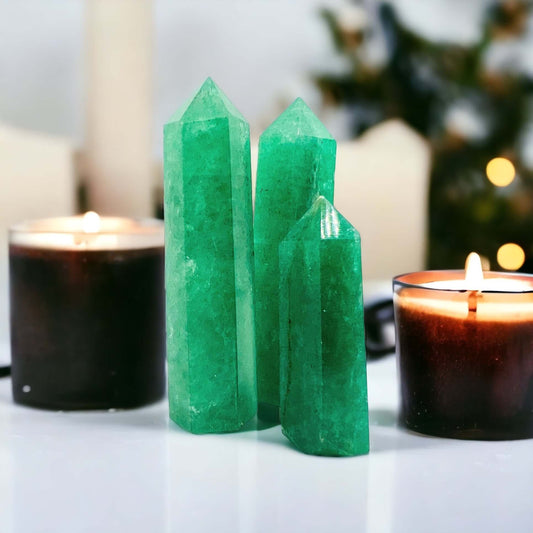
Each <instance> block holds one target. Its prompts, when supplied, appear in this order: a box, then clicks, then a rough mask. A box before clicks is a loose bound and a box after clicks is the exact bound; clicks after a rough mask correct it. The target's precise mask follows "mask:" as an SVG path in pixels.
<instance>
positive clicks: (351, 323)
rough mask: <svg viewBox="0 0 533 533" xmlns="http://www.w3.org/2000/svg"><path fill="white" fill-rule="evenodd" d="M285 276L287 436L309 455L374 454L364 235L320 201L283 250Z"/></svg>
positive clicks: (284, 414) (282, 292) (283, 347)
mask: <svg viewBox="0 0 533 533" xmlns="http://www.w3.org/2000/svg"><path fill="white" fill-rule="evenodd" d="M280 272H281V280H280V340H281V343H280V352H281V387H280V399H281V409H280V415H281V425H282V430H283V433H284V434H285V435H286V436H287V437H288V438H289V440H290V441H291V442H292V443H293V444H294V445H295V446H296V447H297V448H298V449H300V450H301V451H303V452H305V453H309V454H314V455H333V456H350V455H360V454H364V453H367V452H368V447H369V444H368V404H367V385H366V354H365V340H364V316H363V299H362V276H361V242H360V237H359V234H358V233H357V231H356V230H355V228H353V227H352V226H351V224H350V223H349V222H348V221H347V220H346V219H345V218H344V217H342V215H341V214H340V213H339V212H338V211H337V210H336V209H335V208H334V207H333V206H332V205H331V204H330V203H329V202H328V201H327V200H326V199H325V198H323V197H320V198H318V199H317V200H316V201H315V203H314V204H313V206H312V207H311V209H310V210H309V211H308V212H307V213H306V214H305V215H304V216H303V217H302V219H301V220H300V221H299V222H298V223H297V224H296V225H295V226H294V227H293V229H292V230H291V231H290V232H289V234H288V235H287V237H286V238H285V239H284V240H283V242H282V244H281V245H280Z"/></svg>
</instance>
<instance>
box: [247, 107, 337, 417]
mask: <svg viewBox="0 0 533 533" xmlns="http://www.w3.org/2000/svg"><path fill="white" fill-rule="evenodd" d="M336 149H337V144H336V142H335V140H334V139H333V138H332V136H331V135H330V134H329V132H328V131H327V130H326V128H325V127H324V125H323V124H322V123H321V122H320V120H318V118H317V117H316V116H315V115H314V114H313V112H312V111H311V109H309V107H308V106H307V104H305V102H304V101H303V100H302V99H301V98H298V99H297V100H295V101H294V102H293V104H292V105H291V106H290V107H289V108H287V109H286V110H285V111H284V112H283V113H282V114H281V115H280V116H279V117H278V118H277V119H276V120H275V121H274V123H273V124H271V125H270V127H269V128H268V129H267V130H266V131H265V132H264V133H263V134H262V135H261V138H260V141H259V161H258V168H257V186H256V194H255V217H254V234H255V275H256V278H255V291H256V315H255V316H256V347H257V386H258V399H259V402H260V407H261V406H265V405H269V406H276V407H277V406H279V260H278V248H279V244H280V242H281V241H282V239H283V238H284V237H285V235H287V232H288V231H289V229H290V228H291V227H292V226H293V224H294V223H295V222H296V221H297V220H299V219H300V218H301V217H302V215H303V214H304V213H305V212H306V211H307V210H308V209H309V208H310V207H311V205H312V203H313V201H314V200H315V199H316V197H317V196H318V195H323V196H325V197H326V198H328V199H329V200H330V201H333V180H334V173H335V153H336ZM260 414H261V410H260Z"/></svg>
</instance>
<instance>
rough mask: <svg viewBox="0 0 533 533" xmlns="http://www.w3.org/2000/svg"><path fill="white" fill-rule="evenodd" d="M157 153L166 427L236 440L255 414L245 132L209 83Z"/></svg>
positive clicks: (173, 122) (178, 116)
mask: <svg viewBox="0 0 533 533" xmlns="http://www.w3.org/2000/svg"><path fill="white" fill-rule="evenodd" d="M164 147H165V156H164V161H165V270H166V297H167V356H168V389H169V390H168V396H169V405H170V418H171V419H172V420H173V421H174V422H176V423H177V424H179V425H180V426H181V427H182V428H184V429H186V430H188V431H191V432H193V433H218V432H226V431H236V430H238V429H239V428H241V427H242V426H243V424H244V423H245V422H246V421H248V420H249V419H250V418H252V417H253V416H254V414H255V412H256V407H257V393H256V376H255V354H254V308H253V258H252V257H253V256H252V250H253V232H252V193H251V180H250V140H249V127H248V124H247V123H246V121H245V120H244V118H243V116H242V115H241V114H240V113H239V112H238V111H237V109H235V107H234V106H233V105H232V104H231V102H230V101H229V100H228V99H227V97H226V96H225V95H224V94H223V93H222V92H221V91H220V89H219V88H218V87H217V86H216V85H215V83H214V82H213V81H212V80H211V79H208V80H207V81H206V82H205V83H204V84H203V86H202V87H201V89H200V90H199V91H198V93H197V94H196V95H195V96H194V97H193V98H192V100H190V101H189V102H188V103H187V104H186V105H185V106H184V107H183V108H181V109H180V110H179V111H177V112H176V113H175V114H174V115H173V116H172V118H171V119H170V121H169V122H168V123H167V124H166V125H165V132H164Z"/></svg>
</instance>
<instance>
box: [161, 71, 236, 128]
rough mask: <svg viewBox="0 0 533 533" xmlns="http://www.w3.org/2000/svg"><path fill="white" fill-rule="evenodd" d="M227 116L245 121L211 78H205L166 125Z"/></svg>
mask: <svg viewBox="0 0 533 533" xmlns="http://www.w3.org/2000/svg"><path fill="white" fill-rule="evenodd" d="M229 116H231V117H233V118H236V119H238V120H242V121H245V119H244V117H243V116H242V114H241V113H240V112H239V110H238V109H237V108H236V107H235V106H234V105H233V104H232V103H231V101H230V100H229V98H228V97H227V96H226V95H225V94H224V93H223V92H222V90H221V89H220V87H219V86H218V85H217V84H216V83H215V82H214V81H213V80H212V79H211V78H207V79H206V80H205V81H204V83H203V84H202V86H201V87H200V89H199V90H198V92H197V93H196V94H195V95H194V96H193V97H192V98H190V99H189V100H188V101H187V102H185V104H184V105H182V106H181V107H180V108H179V109H178V110H177V111H176V112H175V113H174V114H173V115H172V116H171V117H170V120H169V121H168V123H167V124H172V123H175V122H197V121H202V120H212V119H216V118H227V117H229Z"/></svg>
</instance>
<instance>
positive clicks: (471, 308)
mask: <svg viewBox="0 0 533 533" xmlns="http://www.w3.org/2000/svg"><path fill="white" fill-rule="evenodd" d="M479 295H480V293H479V291H469V293H468V314H470V313H476V312H477V300H478V298H479Z"/></svg>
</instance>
